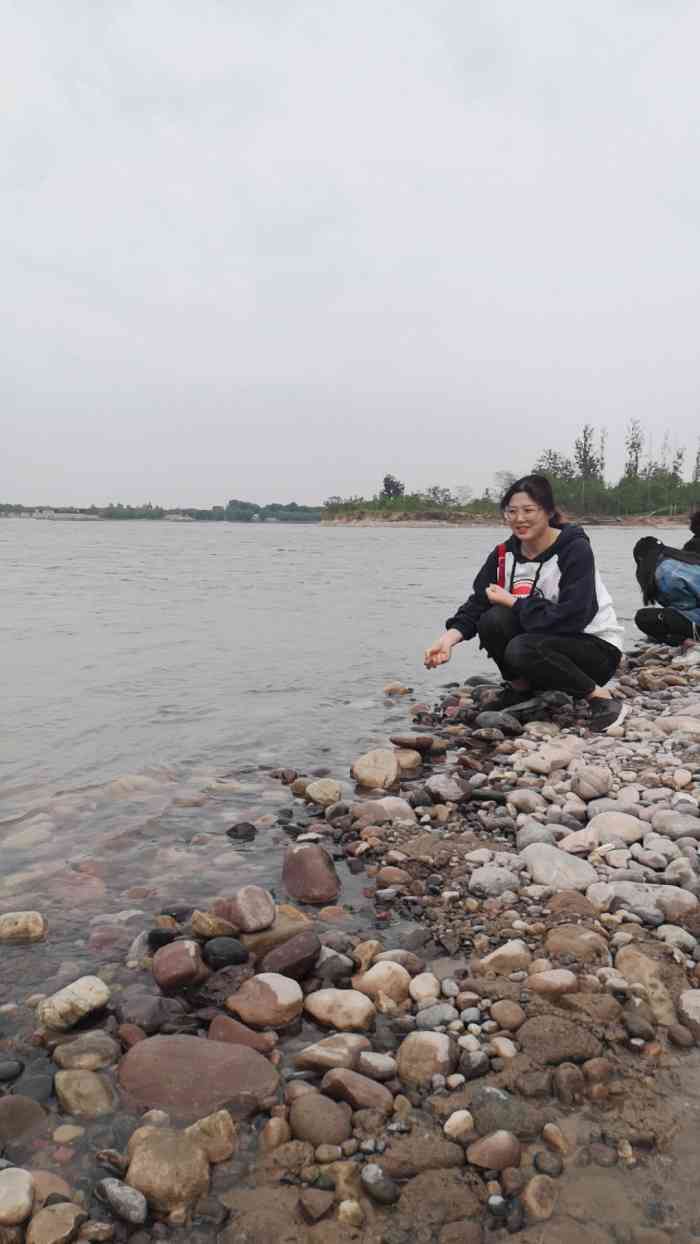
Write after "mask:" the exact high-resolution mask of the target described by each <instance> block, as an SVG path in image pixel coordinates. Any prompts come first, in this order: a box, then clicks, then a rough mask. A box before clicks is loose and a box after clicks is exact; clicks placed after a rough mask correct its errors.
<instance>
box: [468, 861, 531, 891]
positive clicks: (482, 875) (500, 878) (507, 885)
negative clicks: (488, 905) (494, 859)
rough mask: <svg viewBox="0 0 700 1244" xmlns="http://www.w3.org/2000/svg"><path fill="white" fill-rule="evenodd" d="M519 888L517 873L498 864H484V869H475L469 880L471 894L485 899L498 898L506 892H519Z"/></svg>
mask: <svg viewBox="0 0 700 1244" xmlns="http://www.w3.org/2000/svg"><path fill="white" fill-rule="evenodd" d="M518 886H519V882H518V876H517V873H514V872H512V871H511V870H510V869H509V868H502V867H501V866H500V865H498V864H484V866H483V868H477V869H475V870H474V872H473V873H472V875H471V877H470V879H469V889H470V891H471V893H472V894H477V895H479V896H481V897H484V898H497V897H498V895H499V894H504V893H505V891H506V890H517V889H518Z"/></svg>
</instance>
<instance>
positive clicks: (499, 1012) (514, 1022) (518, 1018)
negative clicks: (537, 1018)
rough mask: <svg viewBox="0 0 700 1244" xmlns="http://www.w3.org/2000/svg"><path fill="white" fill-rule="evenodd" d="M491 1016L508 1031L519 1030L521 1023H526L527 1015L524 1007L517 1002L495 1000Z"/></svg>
mask: <svg viewBox="0 0 700 1244" xmlns="http://www.w3.org/2000/svg"><path fill="white" fill-rule="evenodd" d="M491 1018H492V1019H494V1020H495V1021H496V1023H497V1024H498V1025H499V1027H501V1028H505V1029H506V1030H507V1031H508V1032H517V1030H518V1028H520V1026H521V1024H524V1023H525V1020H526V1019H527V1015H526V1013H525V1011H524V1010H523V1008H522V1007H521V1006H519V1005H518V1003H517V1002H508V1001H507V1000H505V999H504V1000H503V1001H502V1002H494V1004H493V1006H492V1007H491Z"/></svg>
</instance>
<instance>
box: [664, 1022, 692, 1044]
mask: <svg viewBox="0 0 700 1244" xmlns="http://www.w3.org/2000/svg"><path fill="white" fill-rule="evenodd" d="M668 1039H669V1041H670V1042H671V1044H672V1045H675V1046H677V1047H678V1048H679V1049H681V1050H689V1049H691V1047H692V1046H693V1045H695V1038H694V1036H693V1034H692V1032H691V1031H690V1029H689V1028H686V1027H685V1026H684V1025H683V1024H670V1025H669V1029H668Z"/></svg>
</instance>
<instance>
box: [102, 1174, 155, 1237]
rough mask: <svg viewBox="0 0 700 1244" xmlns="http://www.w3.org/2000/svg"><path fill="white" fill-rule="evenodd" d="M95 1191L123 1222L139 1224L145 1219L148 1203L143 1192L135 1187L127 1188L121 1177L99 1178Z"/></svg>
mask: <svg viewBox="0 0 700 1244" xmlns="http://www.w3.org/2000/svg"><path fill="white" fill-rule="evenodd" d="M96 1191H97V1195H98V1196H99V1197H100V1198H101V1199H102V1200H103V1201H106V1203H107V1205H109V1207H110V1209H111V1210H112V1212H113V1213H114V1214H116V1216H117V1218H121V1219H122V1221H123V1222H129V1223H131V1224H132V1225H133V1226H139V1225H140V1224H141V1223H144V1222H145V1221H146V1218H147V1217H148V1203H147V1201H146V1198H145V1196H144V1195H143V1193H142V1192H139V1191H138V1190H137V1189H136V1188H129V1187H128V1186H127V1184H124V1183H122V1181H121V1179H101V1180H100V1182H99V1183H98V1185H97V1188H96Z"/></svg>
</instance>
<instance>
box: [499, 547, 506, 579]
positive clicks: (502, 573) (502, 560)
mask: <svg viewBox="0 0 700 1244" xmlns="http://www.w3.org/2000/svg"><path fill="white" fill-rule="evenodd" d="M497 553H498V586H499V587H505V585H506V546H505V544H499V546H498V549H497Z"/></svg>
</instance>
